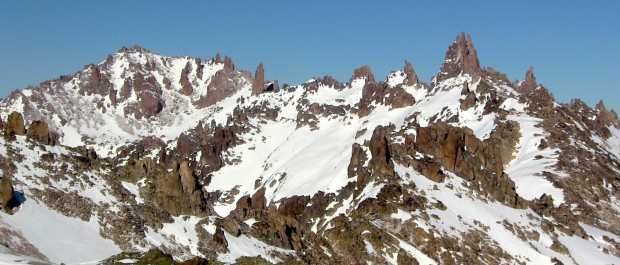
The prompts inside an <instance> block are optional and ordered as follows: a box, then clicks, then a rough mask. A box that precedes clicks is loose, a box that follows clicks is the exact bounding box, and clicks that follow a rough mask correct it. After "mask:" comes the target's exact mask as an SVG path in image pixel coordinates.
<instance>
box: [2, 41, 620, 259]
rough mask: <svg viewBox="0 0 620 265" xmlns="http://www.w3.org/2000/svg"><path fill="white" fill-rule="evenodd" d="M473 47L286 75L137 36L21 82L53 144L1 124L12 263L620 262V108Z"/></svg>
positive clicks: (6, 110)
mask: <svg viewBox="0 0 620 265" xmlns="http://www.w3.org/2000/svg"><path fill="white" fill-rule="evenodd" d="M476 56H477V55H476V53H475V51H474V50H473V45H472V43H471V39H470V38H469V37H467V38H466V37H465V36H464V35H461V36H459V37H457V40H456V41H455V43H453V45H452V46H451V47H450V49H449V51H448V53H447V54H446V60H445V62H444V65H443V66H442V68H441V69H442V70H441V72H440V74H439V75H438V76H439V77H438V78H436V79H434V80H433V82H432V83H431V84H430V85H427V84H424V83H421V82H419V80H418V79H417V76H416V75H415V72H414V71H413V68H412V67H411V65H410V64H408V63H406V65H405V67H404V69H403V70H399V71H395V72H393V73H391V74H390V75H389V76H388V77H387V78H386V79H385V80H386V81H376V80H375V77H374V75H373V74H372V72H371V71H370V68H369V67H368V66H364V67H361V68H359V69H356V70H355V71H354V74H353V77H352V78H351V79H350V80H349V82H347V83H345V84H342V83H340V82H338V81H336V80H334V79H333V78H331V77H324V78H314V79H311V80H309V81H307V82H305V83H303V84H300V85H296V86H285V87H282V88H281V89H280V88H279V87H277V82H273V83H271V82H263V83H261V81H262V76H261V77H260V78H259V77H256V78H252V77H251V76H250V75H249V74H247V72H242V71H238V70H236V69H234V66H233V65H232V62H231V61H230V59H229V58H227V59H226V60H225V61H224V62H221V60H220V59H219V56H218V58H214V59H213V60H209V61H206V62H202V61H201V60H196V59H192V58H188V57H183V58H170V57H164V56H160V55H156V54H154V53H152V52H149V51H146V50H144V49H142V48H139V47H135V48H132V49H121V50H120V51H119V52H118V53H116V54H114V55H111V56H110V57H109V58H108V59H107V60H106V61H104V62H103V63H101V64H99V65H96V66H95V65H90V66H87V67H85V69H84V70H82V71H80V72H78V73H76V74H75V75H73V76H69V77H61V78H59V79H57V80H54V81H50V82H45V83H43V84H42V85H40V86H38V87H33V88H28V89H25V90H23V91H18V92H15V93H14V94H13V95H11V96H10V97H9V98H7V99H5V100H3V101H2V102H0V110H1V111H2V112H1V113H2V115H0V116H2V118H3V120H6V119H8V118H7V117H9V114H10V112H12V111H19V112H23V113H24V117H25V120H26V127H28V125H30V124H31V123H32V121H34V120H39V119H41V120H44V121H45V122H47V124H49V128H50V132H51V134H52V135H53V134H54V133H57V134H58V135H59V137H60V138H59V140H60V141H59V142H58V143H59V145H50V144H53V143H54V141H48V142H44V141H43V142H42V141H41V140H38V139H39V138H38V137H37V135H39V134H40V132H39V131H37V132H39V133H37V134H35V133H32V134H31V132H33V131H35V129H33V127H30V128H28V129H29V130H28V133H27V135H26V136H23V135H21V134H20V133H17V132H18V131H19V128H18V127H19V126H17V125H16V123H19V122H16V120H17V119H16V118H15V117H16V116H11V117H12V118H11V120H9V121H7V123H6V124H5V125H4V126H5V127H4V130H5V132H6V133H5V135H6V136H5V137H4V138H2V139H0V164H1V166H2V172H3V175H4V178H10V180H11V182H12V187H13V188H14V190H15V193H14V194H15V195H16V196H17V197H19V198H21V199H19V200H18V201H19V205H14V207H10V210H8V212H9V213H11V214H7V213H2V214H0V233H3V235H5V236H3V239H2V240H1V241H0V243H2V244H4V245H6V246H7V247H6V248H2V249H0V253H3V254H1V255H0V259H3V258H4V257H5V256H6V259H9V260H15V259H17V258H19V257H17V258H16V257H14V256H16V255H26V256H31V257H36V258H38V259H41V260H47V261H51V262H67V263H89V262H96V261H99V260H102V259H104V258H106V257H108V256H111V255H114V254H118V253H120V252H121V251H125V252H136V251H137V252H146V251H147V250H148V249H151V248H159V249H161V250H163V251H164V252H166V253H169V254H171V255H173V256H174V257H175V258H176V259H177V260H185V259H189V258H192V257H200V258H204V259H207V260H211V261H221V262H224V263H234V262H235V260H237V259H238V258H241V257H243V256H250V257H256V256H261V257H263V258H265V259H266V260H267V261H269V262H272V263H277V262H280V261H286V260H297V261H301V262H303V263H309V264H361V263H376V264H411V263H413V262H414V261H417V262H418V263H420V264H443V263H462V264H513V263H525V264H557V262H561V263H563V264H618V263H620V258H619V257H620V237H619V236H618V235H619V233H620V221H618V219H617V216H618V214H620V202H619V201H618V197H619V196H618V195H617V194H618V191H619V189H620V183H619V180H620V160H619V156H618V154H620V146H618V142H620V141H618V139H620V137H619V135H620V133H619V132H620V130H619V129H618V128H620V127H619V125H620V122H618V120H617V117H616V116H615V112H613V111H607V110H606V109H605V108H604V106H602V107H599V106H597V108H596V109H592V108H590V107H587V106H585V105H584V104H581V103H580V102H571V103H570V104H560V103H557V102H555V101H554V99H553V97H552V96H551V95H550V93H548V91H547V90H546V89H545V88H544V87H542V86H539V85H537V84H536V83H535V80H532V78H533V72H532V70H531V69H530V71H528V74H527V75H526V79H527V80H526V81H523V82H517V83H514V84H513V83H510V82H509V81H507V78H506V77H505V76H503V75H502V74H501V73H498V72H496V71H495V70H491V69H482V68H480V66H479V65H478V59H477V57H476ZM260 69H261V72H259V71H257V75H259V74H262V67H260ZM528 78H529V79H528ZM257 80H258V81H257ZM526 86H528V87H526ZM33 126H34V125H33ZM45 133H46V132H44V133H43V135H45ZM81 145H83V146H81ZM93 150H95V151H96V152H93ZM0 197H1V196H0ZM17 197H16V198H17ZM0 202H1V201H0ZM49 227H53V228H54V229H48V228H49ZM85 241H86V242H89V243H88V244H80V243H76V242H85ZM75 251H79V253H80V255H75V254H74V252H75ZM16 253H19V254H16Z"/></svg>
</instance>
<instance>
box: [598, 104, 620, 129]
mask: <svg viewBox="0 0 620 265" xmlns="http://www.w3.org/2000/svg"><path fill="white" fill-rule="evenodd" d="M595 108H596V109H597V110H598V115H597V116H596V122H597V123H598V124H599V125H602V126H605V125H608V124H614V125H616V124H618V123H619V122H618V114H616V112H615V111H614V110H607V108H606V107H605V103H604V102H603V100H601V101H599V102H598V104H596V107H595Z"/></svg>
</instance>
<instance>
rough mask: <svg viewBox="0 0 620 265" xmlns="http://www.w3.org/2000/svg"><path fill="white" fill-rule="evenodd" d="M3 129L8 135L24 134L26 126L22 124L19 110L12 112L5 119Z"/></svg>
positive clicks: (22, 118)
mask: <svg viewBox="0 0 620 265" xmlns="http://www.w3.org/2000/svg"><path fill="white" fill-rule="evenodd" d="M6 123H7V124H6V127H5V131H6V132H7V133H8V134H9V135H25V134H26V127H25V126H24V117H23V116H22V114H21V113H19V112H15V111H14V112H12V113H11V114H9V117H8V118H7V121H6Z"/></svg>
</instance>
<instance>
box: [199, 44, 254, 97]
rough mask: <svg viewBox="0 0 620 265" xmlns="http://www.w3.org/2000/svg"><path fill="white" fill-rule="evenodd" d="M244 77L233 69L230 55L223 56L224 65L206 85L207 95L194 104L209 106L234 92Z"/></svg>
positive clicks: (241, 85) (240, 85)
mask: <svg viewBox="0 0 620 265" xmlns="http://www.w3.org/2000/svg"><path fill="white" fill-rule="evenodd" d="M245 80H246V77H245V76H244V75H243V74H242V73H239V72H237V71H235V65H234V64H233V61H232V59H231V58H230V57H228V56H226V57H225V58H224V67H223V68H222V69H221V70H219V71H218V72H217V73H215V75H214V76H213V77H212V79H211V82H210V83H209V85H208V86H207V95H206V96H204V97H202V98H200V99H199V100H198V101H196V102H194V104H195V105H196V106H197V107H199V108H204V107H208V106H211V105H213V104H215V103H217V102H219V101H220V100H223V99H225V98H227V97H229V96H230V95H232V94H234V93H235V92H236V91H237V90H239V88H241V87H243V83H242V82H245Z"/></svg>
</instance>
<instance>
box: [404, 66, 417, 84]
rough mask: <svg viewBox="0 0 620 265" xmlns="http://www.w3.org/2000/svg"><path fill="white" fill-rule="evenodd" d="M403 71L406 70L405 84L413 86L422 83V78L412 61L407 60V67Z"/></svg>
mask: <svg viewBox="0 0 620 265" xmlns="http://www.w3.org/2000/svg"><path fill="white" fill-rule="evenodd" d="M403 71H404V72H405V82H403V83H404V84H405V85H408V86H413V85H416V84H419V83H420V79H419V78H418V75H417V74H416V73H415V70H414V69H413V66H412V65H411V63H410V62H408V61H405V68H404V69H403Z"/></svg>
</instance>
